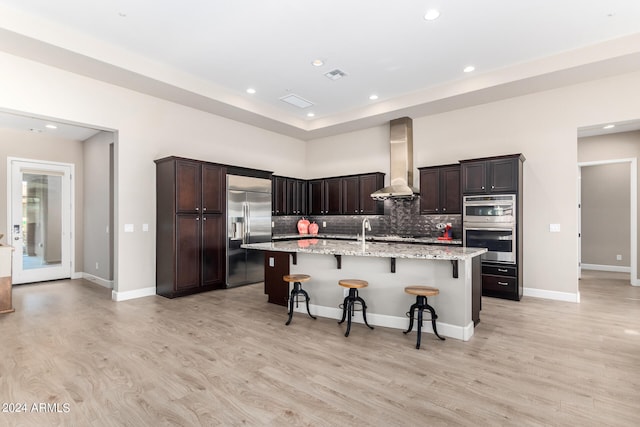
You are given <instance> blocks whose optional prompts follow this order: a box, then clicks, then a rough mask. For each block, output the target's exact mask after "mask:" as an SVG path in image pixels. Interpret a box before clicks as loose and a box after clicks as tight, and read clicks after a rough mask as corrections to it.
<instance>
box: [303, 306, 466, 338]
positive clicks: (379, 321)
mask: <svg viewBox="0 0 640 427" xmlns="http://www.w3.org/2000/svg"><path fill="white" fill-rule="evenodd" d="M309 310H310V311H311V314H313V315H314V316H320V317H327V318H329V319H336V320H340V319H341V318H342V310H341V309H339V308H331V307H323V306H318V305H314V304H309ZM294 311H295V312H296V313H304V314H306V313H307V309H306V307H305V306H304V305H300V306H299V307H298V308H294ZM351 322H355V323H361V324H364V319H363V318H362V312H358V311H356V312H355V315H354V316H353V317H352V318H351ZM367 322H368V323H369V324H370V325H372V326H382V327H385V328H393V329H403V330H404V329H407V328H408V327H409V319H408V318H407V317H397V316H389V315H386V314H375V313H367ZM436 323H437V326H438V333H439V334H440V335H442V336H444V337H449V338H455V339H459V340H462V341H469V340H470V339H471V337H472V336H473V331H474V326H473V322H471V323H470V324H469V325H467V326H466V327H464V328H463V327H460V326H455V325H450V324H448V323H443V322H436ZM413 331H414V332H415V331H416V326H415V323H414V326H413ZM422 332H423V333H430V334H433V328H432V327H431V322H424V324H423V326H422Z"/></svg>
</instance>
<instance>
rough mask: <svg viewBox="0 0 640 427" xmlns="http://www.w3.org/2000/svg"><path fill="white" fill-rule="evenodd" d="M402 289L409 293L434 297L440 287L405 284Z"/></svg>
mask: <svg viewBox="0 0 640 427" xmlns="http://www.w3.org/2000/svg"><path fill="white" fill-rule="evenodd" d="M404 291H405V292H406V293H408V294H409V295H419V296H423V297H435V296H436V295H438V294H439V293H440V289H438V288H432V287H431V286H407V287H405V288H404Z"/></svg>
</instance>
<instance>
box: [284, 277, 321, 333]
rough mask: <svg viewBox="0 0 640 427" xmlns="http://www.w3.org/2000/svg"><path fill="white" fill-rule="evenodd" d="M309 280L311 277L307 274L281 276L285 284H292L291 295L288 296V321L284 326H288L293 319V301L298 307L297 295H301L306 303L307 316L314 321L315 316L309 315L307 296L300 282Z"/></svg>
mask: <svg viewBox="0 0 640 427" xmlns="http://www.w3.org/2000/svg"><path fill="white" fill-rule="evenodd" d="M309 279H311V276H309V275H308V274H287V275H284V276H282V280H284V281H285V282H289V283H293V289H292V290H291V295H289V320H287V323H285V325H289V323H291V319H292V318H293V301H294V300H295V301H296V307H298V295H303V296H304V299H305V302H306V303H307V313H309V316H310V317H311V318H312V319H314V320H315V318H316V317H315V316H312V315H311V312H310V311H309V294H308V293H307V291H305V290H304V289H302V282H308V281H309Z"/></svg>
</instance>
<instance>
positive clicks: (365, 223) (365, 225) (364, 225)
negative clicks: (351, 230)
mask: <svg viewBox="0 0 640 427" xmlns="http://www.w3.org/2000/svg"><path fill="white" fill-rule="evenodd" d="M365 230H369V231H371V223H370V222H369V218H365V219H363V220H362V249H363V250H364V246H365V243H366V240H365V237H366V233H365Z"/></svg>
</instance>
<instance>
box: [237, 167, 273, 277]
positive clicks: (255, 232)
mask: <svg viewBox="0 0 640 427" xmlns="http://www.w3.org/2000/svg"><path fill="white" fill-rule="evenodd" d="M269 241H271V180H269V179H263V178H252V177H247V176H238V175H227V288H231V287H234V286H240V285H247V284H249V283H256V282H262V281H264V253H263V252H262V251H256V250H251V249H243V248H241V247H240V245H241V244H243V243H260V242H269Z"/></svg>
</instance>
